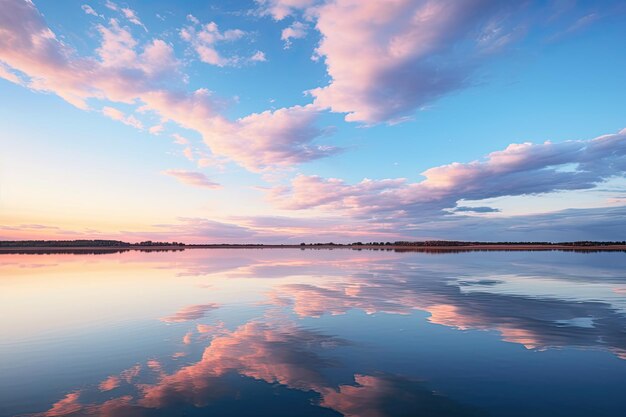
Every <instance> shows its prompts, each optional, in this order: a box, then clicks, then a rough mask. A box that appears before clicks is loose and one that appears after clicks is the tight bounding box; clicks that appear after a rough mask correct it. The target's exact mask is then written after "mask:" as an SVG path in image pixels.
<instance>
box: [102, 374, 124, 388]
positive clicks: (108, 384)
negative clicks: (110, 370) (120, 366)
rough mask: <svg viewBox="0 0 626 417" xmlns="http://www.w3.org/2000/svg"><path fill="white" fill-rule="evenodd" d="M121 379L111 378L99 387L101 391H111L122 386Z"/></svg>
mask: <svg viewBox="0 0 626 417" xmlns="http://www.w3.org/2000/svg"><path fill="white" fill-rule="evenodd" d="M120 383H121V381H120V378H119V377H117V376H110V377H108V378H107V379H105V380H104V381H102V382H101V383H100V385H98V388H100V391H111V390H112V389H115V388H117V387H119V386H120Z"/></svg>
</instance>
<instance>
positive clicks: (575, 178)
mask: <svg viewBox="0 0 626 417" xmlns="http://www.w3.org/2000/svg"><path fill="white" fill-rule="evenodd" d="M625 161H626V129H625V130H622V131H621V132H619V133H616V134H611V135H604V136H600V137H598V138H595V139H591V140H577V141H566V142H561V143H551V142H545V143H543V144H531V143H523V144H511V145H509V146H508V147H507V148H506V149H504V150H502V151H496V152H492V153H490V154H489V155H487V157H486V159H485V160H482V161H472V162H469V163H459V162H454V163H451V164H448V165H442V166H438V167H434V168H430V169H427V170H426V171H424V172H422V175H423V176H424V177H425V179H424V180H422V181H420V182H414V183H411V182H408V181H407V180H405V179H402V178H398V179H384V180H369V179H365V180H363V181H361V182H360V183H357V184H353V185H350V184H347V183H345V182H344V181H343V180H340V179H336V178H328V179H324V178H321V177H318V176H305V175H298V176H297V177H295V178H294V179H293V180H292V181H291V184H290V186H287V187H284V186H279V187H274V188H272V189H270V190H268V198H269V200H270V201H271V202H273V203H274V204H275V205H277V206H278V207H280V208H286V209H292V210H301V209H308V208H316V207H321V208H325V209H327V210H330V211H337V212H348V213H350V214H352V215H353V216H354V217H357V218H358V217H370V218H371V217H372V216H374V217H390V218H413V219H420V218H428V219H432V216H440V215H442V214H444V213H442V210H443V209H446V208H453V207H455V206H456V204H457V202H458V201H460V200H482V199H487V198H494V197H502V196H519V195H528V194H539V193H548V192H554V191H560V190H579V189H592V188H594V187H596V185H597V184H599V183H601V182H603V181H605V180H607V179H609V178H611V177H613V176H619V175H623V174H624V173H625V172H626V162H625ZM572 164H574V165H576V169H574V170H563V169H560V167H562V166H565V165H572Z"/></svg>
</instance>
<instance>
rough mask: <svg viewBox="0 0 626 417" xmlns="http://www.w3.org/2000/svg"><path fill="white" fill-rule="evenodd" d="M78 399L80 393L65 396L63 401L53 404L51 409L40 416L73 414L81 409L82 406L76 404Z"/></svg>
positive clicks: (53, 416)
mask: <svg viewBox="0 0 626 417" xmlns="http://www.w3.org/2000/svg"><path fill="white" fill-rule="evenodd" d="M79 397H80V392H78V391H76V392H71V393H69V394H67V395H66V396H65V397H64V398H63V399H61V400H59V401H57V402H56V403H54V404H53V405H52V408H50V410H48V411H46V412H45V413H43V414H41V416H47V417H57V416H64V415H67V414H72V413H75V412H77V411H79V410H80V409H81V408H82V406H81V405H80V404H79V402H78V399H79Z"/></svg>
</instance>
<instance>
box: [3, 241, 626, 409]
mask: <svg viewBox="0 0 626 417" xmlns="http://www.w3.org/2000/svg"><path fill="white" fill-rule="evenodd" d="M625 270H626V256H625V255H624V254H622V253H592V254H581V253H559V252H489V253H485V252H480V253H461V254H438V255H433V254H424V253H394V252H373V251H359V252H357V251H351V250H333V251H328V250H323V251H320V250H306V251H301V250H287V249H284V250H186V251H183V252H171V253H168V252H161V253H141V252H125V253H117V254H103V255H71V254H56V255H1V256H0V271H1V277H0V320H1V321H0V331H1V334H2V338H1V342H0V358H1V359H2V360H1V361H0V415H1V416H11V415H36V416H91V415H94V416H96V415H98V416H112V417H113V416H115V417H120V416H136V415H137V416H178V415H180V416H182V415H204V414H206V413H207V412H210V413H212V414H215V415H233V416H235V415H267V416H293V415H298V416H337V415H345V416H351V417H352V416H354V417H387V416H389V417H392V416H403V415H420V416H474V415H475V416H481V415H494V416H523V415H534V416H559V415H563V416H587V415H594V416H618V415H619V413H620V410H623V409H626V399H625V398H624V396H623V395H622V393H621V391H622V389H623V382H624V381H626V276H625V273H624V271H625Z"/></svg>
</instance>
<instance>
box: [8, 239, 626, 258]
mask: <svg viewBox="0 0 626 417" xmlns="http://www.w3.org/2000/svg"><path fill="white" fill-rule="evenodd" d="M187 249H302V250H305V249H352V250H386V251H394V252H429V253H446V252H447V253H450V252H470V251H554V250H556V251H574V252H603V251H623V252H626V241H617V242H595V241H576V242H467V241H456V240H428V241H414V242H413V241H395V242H353V243H346V244H343V243H333V242H328V243H300V244H254V243H243V244H185V243H183V242H153V241H144V242H137V243H129V242H123V241H119V240H98V239H96V240H17V241H0V254H2V253H13V254H15V253H31V254H34V253H78V254H80V253H82V254H90V253H91V254H100V253H116V252H126V251H130V250H139V251H154V252H156V251H182V250H187Z"/></svg>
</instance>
